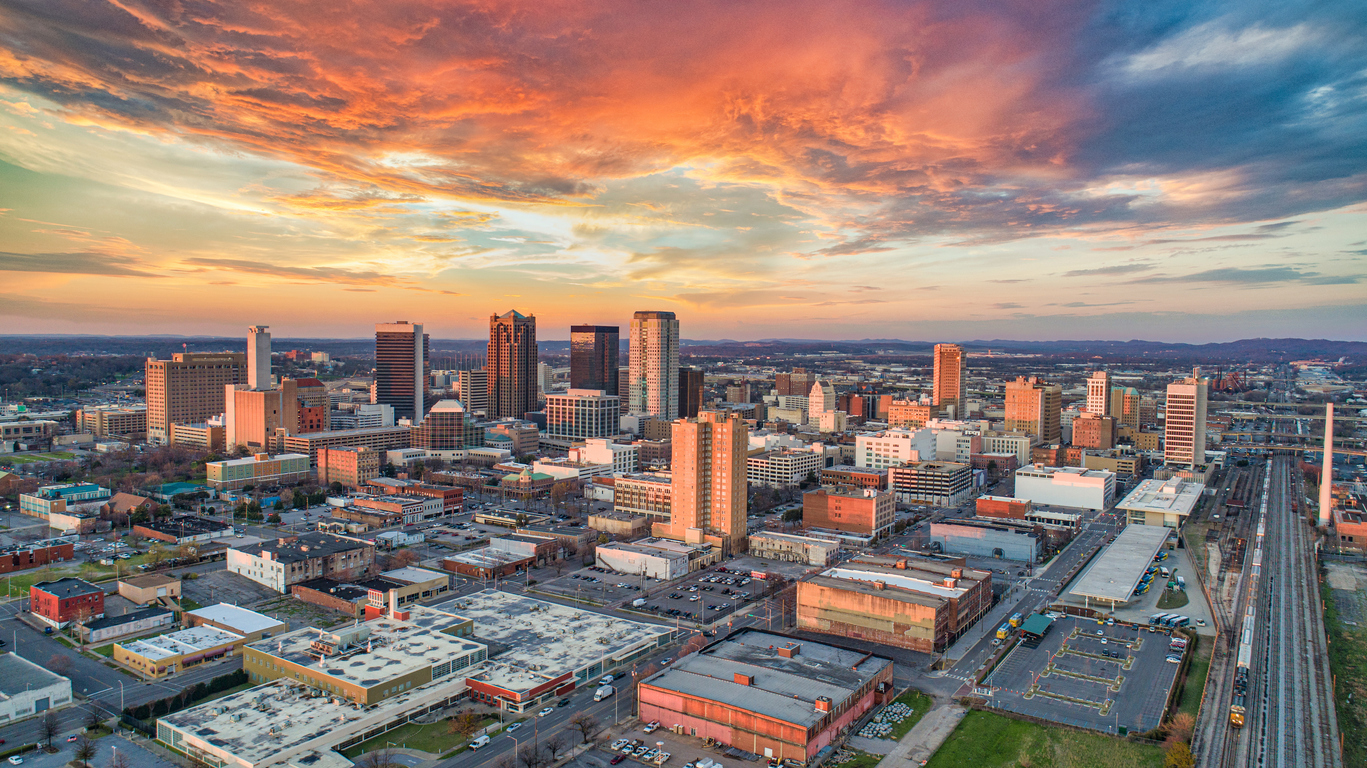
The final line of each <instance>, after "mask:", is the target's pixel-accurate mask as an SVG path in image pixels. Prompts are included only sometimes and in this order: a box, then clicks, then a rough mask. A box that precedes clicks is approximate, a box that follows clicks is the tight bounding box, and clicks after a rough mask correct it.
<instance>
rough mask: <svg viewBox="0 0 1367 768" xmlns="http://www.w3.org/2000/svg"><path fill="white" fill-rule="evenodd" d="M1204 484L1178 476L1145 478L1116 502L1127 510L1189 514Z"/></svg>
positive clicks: (1199, 496)
mask: <svg viewBox="0 0 1367 768" xmlns="http://www.w3.org/2000/svg"><path fill="white" fill-rule="evenodd" d="M1204 489H1205V486H1204V485H1202V484H1201V483H1193V482H1190V481H1187V480H1183V479H1182V478H1180V477H1174V478H1170V479H1168V480H1145V481H1144V482H1142V483H1140V484H1139V485H1138V486H1137V487H1136V488H1135V489H1134V490H1133V491H1130V492H1129V494H1128V495H1127V496H1125V498H1123V499H1121V500H1120V503H1119V504H1116V508H1117V509H1123V510H1126V511H1127V512H1161V513H1164V514H1168V515H1181V516H1183V517H1185V516H1187V515H1190V514H1191V510H1192V509H1193V508H1194V507H1195V506H1196V502H1197V501H1198V500H1200V498H1201V491H1203V490H1204Z"/></svg>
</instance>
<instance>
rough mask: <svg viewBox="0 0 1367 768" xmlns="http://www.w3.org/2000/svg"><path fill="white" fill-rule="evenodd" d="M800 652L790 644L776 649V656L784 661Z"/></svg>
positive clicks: (795, 645) (793, 644)
mask: <svg viewBox="0 0 1367 768" xmlns="http://www.w3.org/2000/svg"><path fill="white" fill-rule="evenodd" d="M880 583H881V582H880ZM801 650H802V645H801V644H800V643H792V644H791V645H785V646H783V647H781V648H779V649H778V655H780V656H782V657H783V658H785V659H791V658H793V657H794V656H796V655H797V654H798V652H799V651H801Z"/></svg>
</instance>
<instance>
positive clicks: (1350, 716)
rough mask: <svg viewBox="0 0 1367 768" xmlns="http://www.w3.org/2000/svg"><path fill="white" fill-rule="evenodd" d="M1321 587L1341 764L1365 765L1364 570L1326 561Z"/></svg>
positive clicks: (1366, 638) (1366, 605) (1366, 640)
mask: <svg viewBox="0 0 1367 768" xmlns="http://www.w3.org/2000/svg"><path fill="white" fill-rule="evenodd" d="M1322 589H1323V596H1324V630H1325V634H1326V635H1327V636H1328V638H1329V668H1330V669H1331V670H1333V673H1334V680H1335V686H1334V701H1335V706H1336V709H1337V710H1338V716H1339V733H1340V734H1341V735H1342V737H1343V764H1344V765H1367V627H1364V626H1363V624H1362V622H1361V619H1362V617H1363V616H1364V615H1367V610H1364V608H1367V569H1364V568H1362V567H1360V566H1356V565H1348V564H1345V563H1330V564H1329V580H1328V582H1327V583H1326V584H1324V585H1323V587H1322ZM1350 616H1351V617H1353V618H1349V617H1350Z"/></svg>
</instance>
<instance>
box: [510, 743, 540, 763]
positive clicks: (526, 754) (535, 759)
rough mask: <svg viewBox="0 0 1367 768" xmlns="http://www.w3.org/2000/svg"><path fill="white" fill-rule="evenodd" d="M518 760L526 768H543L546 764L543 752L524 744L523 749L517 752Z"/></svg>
mask: <svg viewBox="0 0 1367 768" xmlns="http://www.w3.org/2000/svg"><path fill="white" fill-rule="evenodd" d="M517 759H518V760H519V761H520V762H521V763H522V765H524V766H526V768H541V766H542V765H543V764H544V763H545V762H546V760H545V758H544V757H542V756H541V750H539V749H537V748H536V747H534V746H532V745H531V744H523V745H522V748H521V749H519V750H517Z"/></svg>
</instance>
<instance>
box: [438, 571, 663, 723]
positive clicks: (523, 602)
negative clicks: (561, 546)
mask: <svg viewBox="0 0 1367 768" xmlns="http://www.w3.org/2000/svg"><path fill="white" fill-rule="evenodd" d="M438 608H440V609H442V610H449V611H450V612H452V613H456V614H458V615H460V616H462V617H464V618H466V619H468V620H469V621H470V622H471V626H472V627H473V633H474V634H473V636H474V638H475V639H476V640H478V641H480V642H484V643H488V644H489V645H490V647H492V648H495V649H497V653H496V654H494V655H493V657H492V658H491V659H490V660H489V661H488V662H486V663H485V664H484V666H482V667H481V668H480V669H479V670H477V671H476V672H475V673H474V674H472V675H471V676H470V677H469V679H467V680H466V684H467V685H468V686H469V687H470V696H471V698H473V699H474V700H475V701H477V702H479V703H481V704H487V705H489V706H493V707H499V708H501V709H505V710H508V711H511V712H534V711H536V710H537V709H540V708H541V707H544V706H546V705H547V704H549V703H551V702H552V701H553V700H554V699H556V698H558V697H560V696H563V695H565V694H567V693H569V692H570V691H572V690H574V689H575V688H577V687H580V686H584V685H594V686H596V685H597V684H598V679H599V678H601V677H602V676H603V675H607V674H613V673H619V670H630V669H632V668H633V666H634V665H636V664H638V663H643V659H645V658H646V657H648V656H650V655H651V654H653V653H656V652H658V651H659V649H661V648H663V647H665V646H667V645H669V643H670V642H671V641H672V638H673V636H674V628H673V627H672V626H669V627H667V626H660V625H658V624H648V623H643V622H636V621H628V620H626V619H619V618H617V617H615V616H607V615H604V614H601V613H595V612H593V611H589V610H585V609H584V608H581V607H577V606H576V607H570V606H566V605H560V604H559V603H551V602H546V601H542V600H536V599H534V598H530V597H526V596H523V595H514V594H510V593H508V592H502V591H498V590H492V589H486V590H484V591H482V592H476V593H475V594H473V595H465V596H462V597H457V598H454V599H452V600H450V601H447V602H446V603H443V604H442V605H440V606H438ZM619 674H620V673H619ZM623 693H624V692H623Z"/></svg>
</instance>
